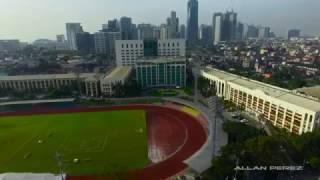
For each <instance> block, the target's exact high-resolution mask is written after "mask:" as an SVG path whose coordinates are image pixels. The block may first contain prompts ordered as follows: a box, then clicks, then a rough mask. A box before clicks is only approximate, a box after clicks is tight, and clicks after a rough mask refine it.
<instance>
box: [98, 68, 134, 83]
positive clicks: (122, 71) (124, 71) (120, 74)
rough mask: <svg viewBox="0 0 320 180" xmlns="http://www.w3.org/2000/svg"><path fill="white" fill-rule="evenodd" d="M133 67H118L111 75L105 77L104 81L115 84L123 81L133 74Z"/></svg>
mask: <svg viewBox="0 0 320 180" xmlns="http://www.w3.org/2000/svg"><path fill="white" fill-rule="evenodd" d="M131 70H132V68H131V67H117V68H115V69H114V70H113V71H112V72H111V73H110V74H108V75H106V76H104V77H103V80H104V81H108V82H114V81H122V80H123V79H125V78H126V77H128V76H129V74H130V73H131Z"/></svg>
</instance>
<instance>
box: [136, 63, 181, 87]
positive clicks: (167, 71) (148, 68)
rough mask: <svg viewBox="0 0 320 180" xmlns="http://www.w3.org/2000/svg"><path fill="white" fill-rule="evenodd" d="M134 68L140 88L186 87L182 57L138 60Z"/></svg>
mask: <svg viewBox="0 0 320 180" xmlns="http://www.w3.org/2000/svg"><path fill="white" fill-rule="evenodd" d="M135 68H136V77H137V80H138V83H139V85H140V86H141V87H142V88H153V87H174V88H176V87H185V86H186V59H185V58H184V57H177V58H172V57H171V58H165V57H157V58H154V57H148V58H139V59H138V60H137V64H136V66H135Z"/></svg>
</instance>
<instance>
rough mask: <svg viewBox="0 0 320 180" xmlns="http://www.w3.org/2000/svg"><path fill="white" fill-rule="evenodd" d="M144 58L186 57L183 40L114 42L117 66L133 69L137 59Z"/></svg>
mask: <svg viewBox="0 0 320 180" xmlns="http://www.w3.org/2000/svg"><path fill="white" fill-rule="evenodd" d="M145 56H149V57H150V56H151V57H153V56H165V57H179V56H182V57H184V56H186V45H185V40H184V39H166V40H155V39H146V40H120V41H116V61H117V66H131V67H134V66H135V64H136V61H137V59H138V58H141V57H145Z"/></svg>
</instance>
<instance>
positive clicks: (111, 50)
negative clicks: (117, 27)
mask: <svg viewBox="0 0 320 180" xmlns="http://www.w3.org/2000/svg"><path fill="white" fill-rule="evenodd" d="M106 35H107V37H106V40H107V52H108V54H107V55H108V56H107V57H108V58H109V59H111V60H115V59H116V48H115V44H116V41H117V40H121V33H120V32H107V34H106Z"/></svg>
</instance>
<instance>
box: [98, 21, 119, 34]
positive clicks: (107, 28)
mask: <svg viewBox="0 0 320 180" xmlns="http://www.w3.org/2000/svg"><path fill="white" fill-rule="evenodd" d="M102 30H103V31H104V32H120V25H119V22H118V20H117V19H114V20H109V21H108V24H103V25H102Z"/></svg>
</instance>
